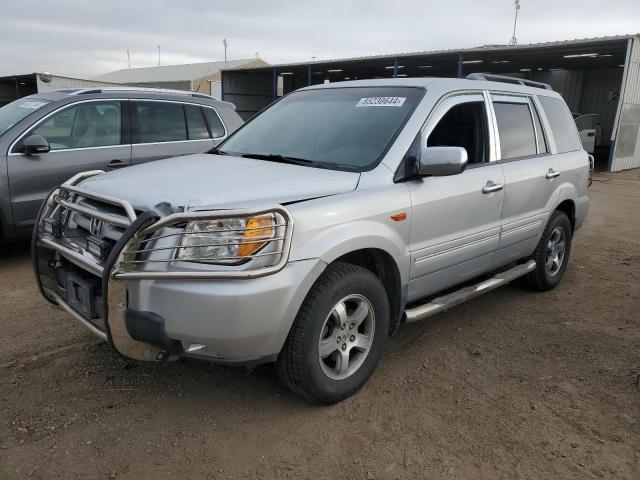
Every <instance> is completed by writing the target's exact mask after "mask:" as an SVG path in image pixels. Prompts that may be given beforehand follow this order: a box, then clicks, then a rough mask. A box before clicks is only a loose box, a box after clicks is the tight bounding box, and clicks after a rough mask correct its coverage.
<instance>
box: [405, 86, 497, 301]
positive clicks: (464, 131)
mask: <svg viewBox="0 0 640 480" xmlns="http://www.w3.org/2000/svg"><path fill="white" fill-rule="evenodd" d="M487 107H488V104H487V99H486V98H485V96H484V95H483V94H482V93H481V92H477V93H468V94H456V95H453V96H450V97H448V98H446V99H445V100H443V101H441V102H440V103H439V104H438V105H437V106H436V107H435V109H434V111H433V113H432V115H431V116H430V119H429V120H428V121H427V125H426V127H425V130H424V134H423V137H422V138H426V145H427V146H459V147H464V148H465V149H466V150H467V154H468V156H469V165H468V166H467V168H466V169H465V171H464V172H462V173H460V174H458V175H452V176H448V177H424V178H419V179H416V180H412V181H410V182H408V185H409V189H410V193H411V202H412V214H411V235H410V242H411V245H410V248H411V272H410V276H411V280H410V285H409V300H410V301H411V300H415V299H417V298H420V297H424V296H426V295H429V294H432V293H435V292H437V291H439V290H443V289H445V288H447V287H450V286H452V285H456V284H458V283H461V282H463V281H465V280H467V279H470V278H473V277H475V276H478V275H480V274H482V273H484V272H485V271H487V270H488V269H489V268H490V265H491V262H492V257H493V254H494V252H495V251H496V250H497V248H498V245H499V238H500V213H501V209H502V201H503V194H504V193H503V184H504V180H503V176H502V168H501V166H500V165H498V164H496V163H495V162H492V161H491V160H493V158H494V153H493V143H494V142H493V137H492V128H491V123H490V122H489V117H488V108H487Z"/></svg>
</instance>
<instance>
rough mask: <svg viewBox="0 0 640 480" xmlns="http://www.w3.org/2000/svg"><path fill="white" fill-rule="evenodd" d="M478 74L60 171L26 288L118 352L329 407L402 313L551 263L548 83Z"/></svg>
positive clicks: (304, 99) (558, 240) (552, 277)
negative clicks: (188, 152)
mask: <svg viewBox="0 0 640 480" xmlns="http://www.w3.org/2000/svg"><path fill="white" fill-rule="evenodd" d="M493 80H496V81H487V80H486V79H484V78H478V77H476V79H473V80H472V79H435V78H420V79H384V80H363V81H353V82H344V83H336V84H330V85H318V86H313V87H309V88H304V89H301V90H298V91H296V92H293V93H291V94H289V95H287V96H285V97H284V98H282V99H281V100H279V101H278V102H276V103H275V104H273V105H272V106H270V107H269V108H267V109H266V110H265V111H263V112H262V113H260V114H259V115H257V116H256V117H254V118H253V119H252V120H250V121H249V122H248V123H246V124H245V125H244V126H243V127H242V128H240V129H239V130H238V131H236V132H235V133H234V134H233V135H232V136H231V137H229V138H228V139H227V140H226V141H225V142H223V143H222V144H221V145H220V146H219V147H218V148H217V149H216V150H215V151H212V152H211V154H202V155H193V156H189V157H183V158H180V159H167V160H162V161H159V162H154V163H152V164H145V165H140V166H135V167H132V168H128V169H127V170H126V171H120V172H110V173H104V172H101V171H91V172H86V173H83V174H80V175H77V176H75V177H73V178H72V179H70V180H69V181H67V182H66V183H64V184H63V185H61V186H60V188H58V189H56V190H55V191H54V192H53V193H52V194H51V196H50V197H49V199H48V200H47V202H46V203H45V204H44V205H43V207H42V210H41V212H40V215H39V220H38V223H37V228H36V229H35V231H34V237H33V255H34V267H35V272H36V277H37V279H38V283H39V285H40V288H41V290H42V294H43V295H44V296H45V298H47V299H48V300H49V301H51V302H53V303H55V304H57V305H60V306H61V307H62V308H64V309H65V310H66V311H67V312H68V313H69V314H70V315H71V316H73V317H75V318H76V319H77V320H78V321H80V322H81V323H83V324H84V325H85V326H86V327H87V328H88V329H90V330H91V331H92V332H93V333H95V334H96V335H98V336H99V337H101V338H103V339H105V340H107V341H108V342H109V343H110V344H111V345H112V347H113V348H114V349H115V350H116V351H117V352H119V353H120V354H122V355H124V356H126V357H129V358H133V359H138V360H150V361H158V362H164V361H167V360H171V359H175V358H178V357H189V358H196V359H202V360H208V361H211V362H216V363H221V364H230V365H255V364H258V363H262V362H273V361H275V363H276V368H277V371H278V374H279V376H280V378H281V379H282V380H283V382H284V383H285V384H286V385H287V386H288V387H290V388H291V389H292V390H294V391H295V392H297V393H299V394H300V395H302V396H304V397H306V398H307V399H310V400H313V401H318V402H323V403H333V402H337V401H340V400H342V399H344V398H346V397H348V396H349V395H352V394H353V393H354V392H356V391H357V390H358V389H359V388H360V387H361V386H362V385H363V384H364V383H365V382H366V380H367V379H368V378H369V376H370V375H371V374H372V373H373V371H374V369H375V367H376V365H377V363H378V361H379V360H380V357H381V356H382V353H383V350H384V346H385V343H386V341H387V338H388V337H389V336H390V335H391V334H393V333H394V332H395V331H396V329H397V328H398V326H399V325H400V324H401V323H402V322H404V321H406V322H413V321H416V320H420V319H423V318H426V317H429V316H430V315H433V314H435V313H437V312H440V311H443V310H446V309H448V308H450V307H452V306H454V305H456V304H458V303H461V302H463V301H465V300H468V299H469V298H472V297H474V296H476V295H479V294H482V293H484V292H487V291H489V290H491V289H494V288H496V287H498V286H500V285H504V284H505V283H508V282H510V281H512V280H515V279H517V278H519V277H522V280H523V281H524V282H526V283H527V284H528V285H530V286H531V287H533V288H535V289H537V290H548V289H551V288H554V287H555V286H556V285H558V283H559V282H560V280H561V278H562V276H563V274H564V271H565V269H566V267H567V263H568V261H569V253H570V249H571V238H572V235H573V233H574V232H575V230H576V229H577V228H579V227H580V226H581V225H582V223H583V221H584V218H585V215H586V212H587V202H588V197H587V185H588V179H589V161H588V158H587V154H586V153H585V152H584V151H583V150H582V147H581V144H580V139H579V137H578V133H577V131H576V127H575V124H574V122H573V120H572V118H571V114H570V112H569V110H568V108H567V106H566V105H565V103H564V101H563V100H562V98H561V97H560V95H559V94H558V93H555V92H553V91H552V90H551V89H550V88H545V86H544V85H540V84H535V85H533V86H530V85H525V83H526V82H524V81H522V80H514V79H506V80H505V79H503V78H495V79H493Z"/></svg>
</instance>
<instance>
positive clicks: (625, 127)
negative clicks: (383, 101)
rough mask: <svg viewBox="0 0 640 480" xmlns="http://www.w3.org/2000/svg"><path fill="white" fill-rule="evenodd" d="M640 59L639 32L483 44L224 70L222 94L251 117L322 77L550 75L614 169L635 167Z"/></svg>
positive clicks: (604, 164)
mask: <svg viewBox="0 0 640 480" xmlns="http://www.w3.org/2000/svg"><path fill="white" fill-rule="evenodd" d="M639 62H640V35H620V36H614V37H601V38H587V39H581V40H567V41H559V42H548V43H537V44H528V45H487V46H483V47H477V48H467V49H460V50H437V51H425V52H416V53H402V54H389V55H377V56H371V57H357V58H345V59H337V60H323V61H316V62H309V63H290V64H280V65H270V66H265V67H260V68H245V69H242V70H223V71H222V76H221V83H222V85H221V90H222V95H221V96H222V99H223V100H227V101H230V102H233V103H235V104H236V106H237V111H238V113H240V115H242V116H243V117H244V118H245V119H248V118H250V117H251V116H253V115H255V113H256V112H258V111H259V110H261V109H262V108H264V107H265V106H267V105H269V104H270V103H271V102H273V101H274V100H276V99H277V98H278V97H279V96H281V95H282V94H287V93H289V92H291V91H293V90H295V89H297V88H301V87H303V86H307V85H315V84H319V83H324V82H336V81H344V80H354V79H365V78H388V77H407V76H408V77H428V76H429V77H430V76H435V77H464V76H466V75H468V74H470V73H480V72H482V73H495V74H501V75H510V76H519V77H523V78H527V79H531V80H537V81H541V82H545V83H550V84H551V85H552V86H553V88H554V89H555V90H556V91H558V92H560V93H561V94H562V95H563V97H564V98H565V100H566V101H567V104H568V105H569V108H571V110H572V112H576V113H582V114H594V115H595V116H596V118H597V119H598V122H597V125H596V132H597V134H596V142H597V145H596V158H597V159H598V160H599V166H600V168H603V169H607V170H612V171H617V170H624V169H629V168H638V167H640V63H639ZM279 85H280V87H279Z"/></svg>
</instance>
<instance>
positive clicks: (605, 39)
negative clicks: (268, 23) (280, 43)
mask: <svg viewBox="0 0 640 480" xmlns="http://www.w3.org/2000/svg"><path fill="white" fill-rule="evenodd" d="M638 35H640V33H636V34H626V35H613V36H608V37H591V38H576V39H573V40H559V41H554V42H540V43H527V44H520V45H483V46H480V47H470V48H449V49H442V50H423V51H417V52H400V53H385V54H380V55H365V56H361V57H345V58H333V59H327V60H316V61H313V62H308V61H307V62H291V63H279V64H271V65H269V66H268V68H274V67H275V68H281V67H295V66H306V65H323V64H328V63H340V62H357V61H367V60H377V59H389V58H391V59H393V58H398V59H400V58H405V57H416V56H422V55H425V56H426V55H444V54H457V53H463V54H464V53H473V52H496V51H523V50H531V49H536V48H550V47H565V46H566V47H571V46H573V47H579V46H580V45H582V44H592V43H598V42H603V43H604V42H614V41H620V40H628V39H630V38H633V37H635V36H638ZM262 68H267V67H262ZM222 70H228V69H227V68H222Z"/></svg>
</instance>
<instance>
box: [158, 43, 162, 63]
mask: <svg viewBox="0 0 640 480" xmlns="http://www.w3.org/2000/svg"><path fill="white" fill-rule="evenodd" d="M160 65H162V64H161V63H160V45H158V66H160Z"/></svg>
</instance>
